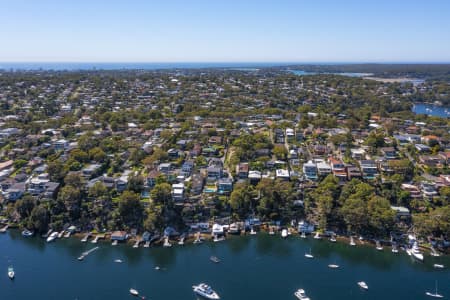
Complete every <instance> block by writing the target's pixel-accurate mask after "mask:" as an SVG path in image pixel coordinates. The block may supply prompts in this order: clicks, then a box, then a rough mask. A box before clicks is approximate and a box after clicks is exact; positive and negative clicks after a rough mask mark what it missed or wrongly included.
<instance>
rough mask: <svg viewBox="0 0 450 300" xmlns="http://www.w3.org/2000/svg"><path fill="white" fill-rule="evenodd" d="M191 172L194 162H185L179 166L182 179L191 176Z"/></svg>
mask: <svg viewBox="0 0 450 300" xmlns="http://www.w3.org/2000/svg"><path fill="white" fill-rule="evenodd" d="M193 170H194V162H192V161H186V162H184V163H183V165H182V166H181V172H180V175H183V176H184V177H189V176H191V174H192V171H193Z"/></svg>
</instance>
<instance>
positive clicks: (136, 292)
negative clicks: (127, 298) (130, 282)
mask: <svg viewBox="0 0 450 300" xmlns="http://www.w3.org/2000/svg"><path fill="white" fill-rule="evenodd" d="M130 294H131V295H133V296H136V297H137V296H139V292H138V291H137V290H136V289H130Z"/></svg>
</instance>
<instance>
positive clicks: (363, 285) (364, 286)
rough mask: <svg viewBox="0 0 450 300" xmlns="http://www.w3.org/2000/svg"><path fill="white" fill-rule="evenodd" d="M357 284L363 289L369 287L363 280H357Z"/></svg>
mask: <svg viewBox="0 0 450 300" xmlns="http://www.w3.org/2000/svg"><path fill="white" fill-rule="evenodd" d="M358 285H359V287H360V288H362V289H364V290H368V289H369V286H368V285H367V283H365V282H364V281H358Z"/></svg>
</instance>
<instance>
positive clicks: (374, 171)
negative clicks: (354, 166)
mask: <svg viewBox="0 0 450 300" xmlns="http://www.w3.org/2000/svg"><path fill="white" fill-rule="evenodd" d="M359 166H360V168H361V172H362V176H363V178H364V179H371V180H372V179H375V177H376V176H378V167H377V164H376V163H375V161H373V160H361V161H360V162H359Z"/></svg>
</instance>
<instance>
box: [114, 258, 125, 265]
mask: <svg viewBox="0 0 450 300" xmlns="http://www.w3.org/2000/svg"><path fill="white" fill-rule="evenodd" d="M114 262H115V263H118V264H121V263H123V261H122V260H121V259H115V260H114Z"/></svg>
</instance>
